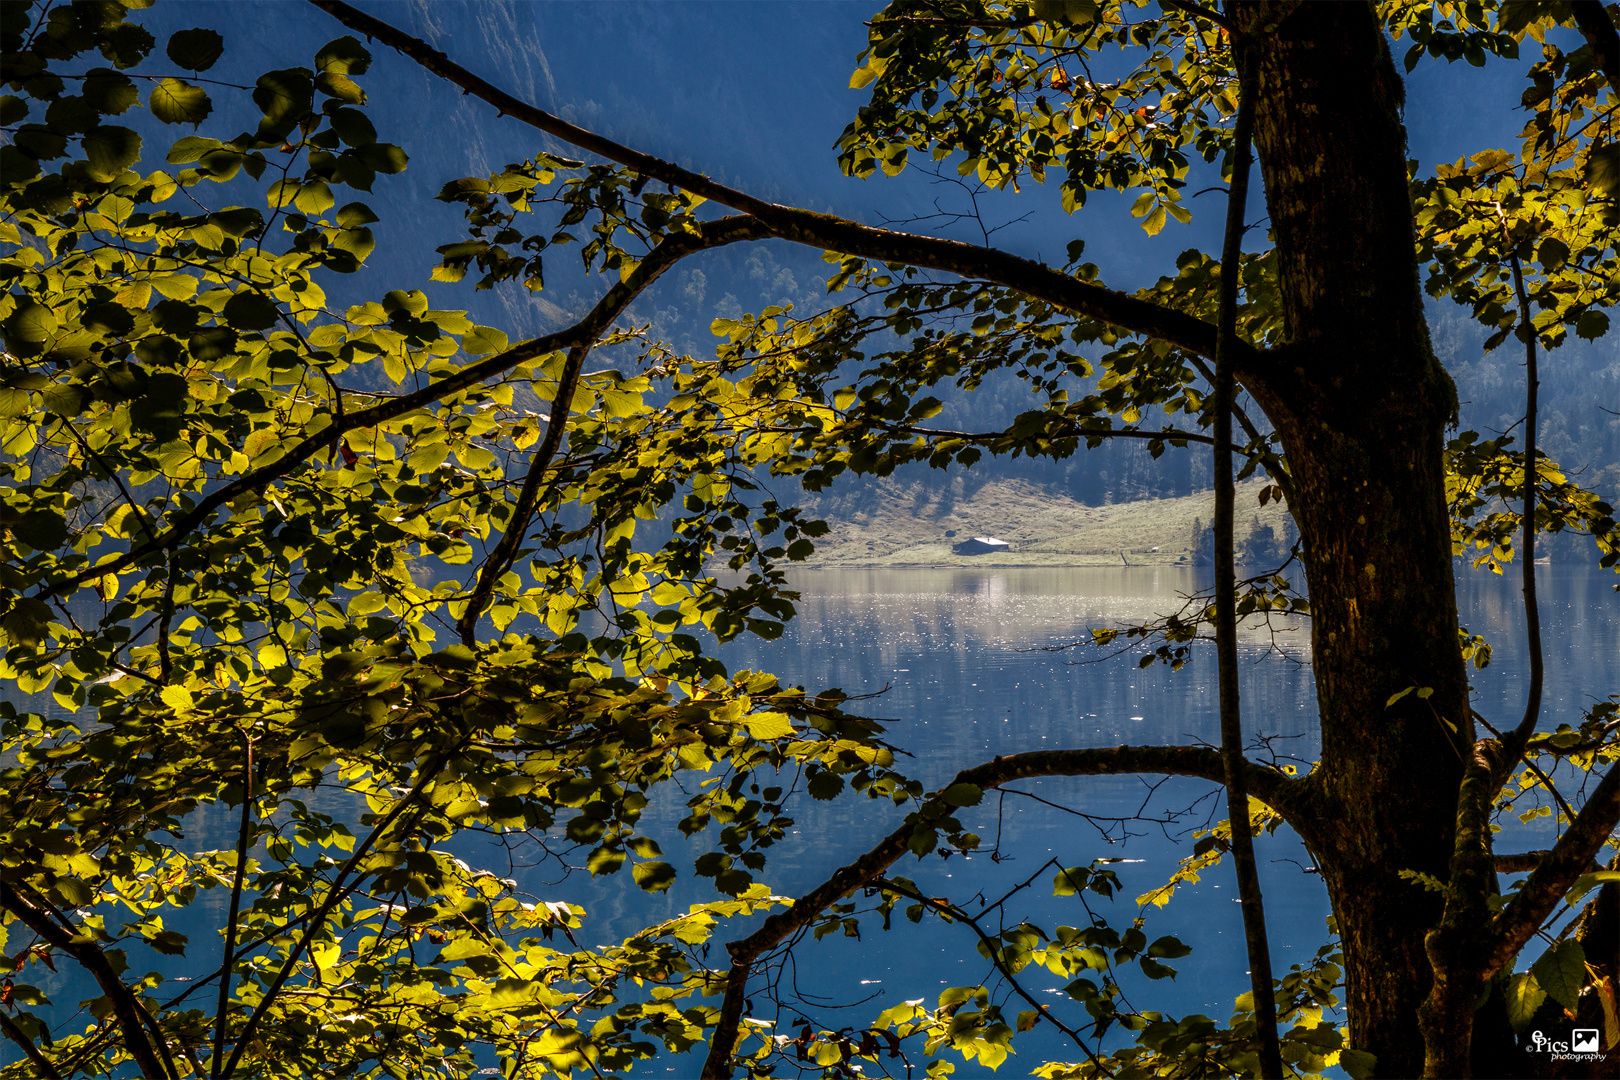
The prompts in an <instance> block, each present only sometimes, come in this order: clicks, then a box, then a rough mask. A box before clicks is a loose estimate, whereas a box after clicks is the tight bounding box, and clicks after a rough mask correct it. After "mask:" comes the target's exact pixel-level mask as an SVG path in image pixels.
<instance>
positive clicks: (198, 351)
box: [186, 326, 236, 364]
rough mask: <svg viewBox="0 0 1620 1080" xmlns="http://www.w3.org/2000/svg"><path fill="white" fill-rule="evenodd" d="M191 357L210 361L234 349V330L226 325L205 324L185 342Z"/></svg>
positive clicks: (205, 361) (200, 360)
mask: <svg viewBox="0 0 1620 1080" xmlns="http://www.w3.org/2000/svg"><path fill="white" fill-rule="evenodd" d="M186 347H187V348H188V349H190V350H191V356H192V359H194V360H197V361H199V362H200V363H204V364H207V363H210V362H212V361H214V360H218V359H219V358H220V357H222V356H228V355H230V354H231V353H233V352H235V351H236V331H235V330H232V329H231V328H230V327H228V326H205V327H203V328H202V329H201V330H198V331H197V332H196V333H195V334H192V335H191V337H190V339H189V340H188V341H187V342H186Z"/></svg>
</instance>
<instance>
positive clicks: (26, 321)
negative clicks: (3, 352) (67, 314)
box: [4, 300, 57, 356]
mask: <svg viewBox="0 0 1620 1080" xmlns="http://www.w3.org/2000/svg"><path fill="white" fill-rule="evenodd" d="M4 326H5V333H6V343H7V344H8V345H17V346H22V348H14V349H13V350H12V351H13V352H18V353H26V355H30V356H36V355H38V354H39V351H40V350H39V349H38V348H33V349H27V348H26V347H27V346H38V345H39V344H41V343H42V342H46V341H49V340H50V339H51V337H52V336H53V335H55V333H56V328H57V322H56V315H55V314H54V313H53V312H52V311H51V309H50V308H48V307H46V306H45V305H44V304H39V303H35V302H34V301H32V300H24V301H23V302H22V303H20V304H18V305H17V307H16V308H15V309H14V310H13V311H12V312H11V314H10V315H7V316H6V321H5V323H4Z"/></svg>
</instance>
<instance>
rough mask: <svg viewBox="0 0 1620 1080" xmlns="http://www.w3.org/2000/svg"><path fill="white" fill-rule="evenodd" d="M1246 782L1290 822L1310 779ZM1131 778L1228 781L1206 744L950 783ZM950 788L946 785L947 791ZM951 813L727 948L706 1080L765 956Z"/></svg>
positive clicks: (898, 836)
mask: <svg viewBox="0 0 1620 1080" xmlns="http://www.w3.org/2000/svg"><path fill="white" fill-rule="evenodd" d="M1243 771H1244V778H1245V782H1246V783H1247V784H1248V787H1249V790H1251V791H1252V792H1254V794H1255V795H1256V796H1257V797H1258V798H1260V799H1261V800H1262V801H1264V802H1265V803H1266V804H1267V805H1269V806H1271V807H1273V808H1274V809H1276V810H1277V811H1278V812H1279V813H1281V814H1282V815H1283V817H1284V818H1285V819H1287V820H1289V821H1290V822H1293V821H1296V820H1298V819H1299V818H1300V817H1301V811H1302V810H1303V806H1302V804H1303V801H1304V799H1305V796H1306V792H1308V791H1310V790H1312V787H1313V785H1312V784H1311V782H1310V780H1309V779H1308V778H1307V779H1304V780H1295V779H1291V778H1290V777H1288V776H1286V775H1284V774H1282V773H1280V772H1277V771H1275V770H1272V769H1266V768H1263V767H1261V766H1259V765H1255V764H1253V763H1245V766H1244V770H1243ZM1126 773H1163V774H1167V775H1171V776H1196V777H1200V778H1202V779H1205V780H1213V781H1215V782H1216V783H1222V782H1224V779H1225V765H1224V763H1223V761H1222V760H1221V755H1220V753H1219V752H1218V751H1216V750H1213V749H1210V748H1208V747H1202V746H1113V747H1104V748H1100V749H1087V750H1034V751H1031V752H1029V753H1026V754H1013V755H1010V756H1008V757H998V758H996V759H994V760H993V761H990V762H987V763H985V764H983V765H977V766H975V767H973V768H971V769H964V770H962V771H961V772H959V773H957V774H956V779H955V780H954V781H952V784H953V785H954V784H973V785H975V786H977V787H979V788H980V789H981V790H989V789H990V788H994V787H999V786H1000V785H1002V784H1006V783H1009V782H1011V781H1014V780H1027V779H1031V778H1034V777H1041V776H1114V775H1120V774H1126ZM950 786H951V785H947V789H948V788H949V787H950ZM949 813H950V807H949V806H948V805H947V804H946V803H945V802H944V800H943V799H942V798H941V797H940V795H938V794H936V795H934V796H932V797H930V798H929V799H927V800H925V801H924V802H923V803H922V805H921V806H920V807H918V809H917V811H916V812H915V813H913V814H911V815H910V816H909V817H908V818H907V819H906V822H905V824H903V825H901V826H900V827H899V828H898V829H896V830H894V831H893V832H891V833H890V834H889V835H888V836H886V837H884V838H883V839H882V840H881V841H879V842H878V844H877V845H876V846H874V847H873V848H871V849H870V850H869V851H867V852H866V854H864V855H862V856H861V857H860V858H858V859H856V860H855V861H854V862H852V863H849V864H848V865H847V866H844V867H842V868H840V869H838V870H837V871H835V872H834V873H833V875H832V876H831V877H829V878H828V879H827V880H826V881H824V882H822V883H821V884H820V885H818V886H816V888H814V889H812V890H810V891H809V892H808V893H806V894H805V895H804V896H802V897H800V898H799V899H798V900H796V901H794V903H793V906H792V907H790V908H788V909H787V910H786V911H780V912H777V913H776V914H774V915H772V916H771V917H770V918H768V919H766V920H765V923H764V925H763V926H761V927H760V928H759V929H758V930H756V931H755V932H754V933H752V934H750V935H749V936H748V937H746V938H743V939H742V940H740V941H732V942H728V943H727V944H726V950H727V952H729V953H730V954H731V971H730V972H729V974H728V975H727V978H726V991H725V997H724V999H723V1000H722V1002H721V1006H720V1018H719V1020H718V1022H717V1023H716V1024H715V1028H714V1032H713V1033H712V1035H711V1036H710V1039H709V1056H708V1058H707V1060H705V1061H704V1064H703V1073H702V1075H703V1078H704V1080H722V1078H724V1077H728V1076H730V1075H731V1051H732V1049H733V1048H734V1047H735V1046H736V1043H737V1031H738V1027H739V1025H740V1023H741V1020H742V1012H743V1006H744V1004H745V1003H746V1002H747V996H748V995H747V990H748V977H749V975H750V974H751V973H752V970H753V965H754V963H755V961H757V960H758V959H759V957H761V956H763V955H764V954H765V953H767V952H769V951H770V950H771V949H774V948H776V946H778V945H779V944H781V943H782V942H783V941H785V940H787V939H788V938H789V937H791V936H792V935H794V934H796V933H798V932H799V931H800V930H802V929H804V927H806V926H808V925H809V924H810V923H811V922H813V921H815V919H816V918H817V917H818V916H819V915H820V913H821V912H822V911H823V910H824V909H825V908H826V907H827V906H828V905H829V904H832V903H834V902H835V901H837V900H838V898H839V897H841V896H844V895H846V894H847V893H850V892H853V891H855V890H856V889H861V888H865V887H866V886H868V885H870V884H872V882H874V881H876V880H877V879H878V878H879V877H881V876H882V875H883V874H884V872H885V871H887V870H888V868H889V867H890V866H892V865H894V863H895V862H896V861H897V860H899V859H900V857H901V856H902V855H904V854H905V853H906V852H907V850H909V848H908V845H909V843H910V841H911V837H912V834H913V833H915V832H916V831H917V830H918V829H921V828H930V827H932V824H931V823H933V822H937V821H939V820H940V819H941V818H944V817H946V816H948V815H949Z"/></svg>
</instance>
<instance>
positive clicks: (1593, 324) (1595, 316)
mask: <svg viewBox="0 0 1620 1080" xmlns="http://www.w3.org/2000/svg"><path fill="white" fill-rule="evenodd" d="M1608 332H1609V316H1608V315H1607V314H1606V313H1604V312H1601V311H1599V310H1597V309H1596V308H1589V309H1588V310H1586V311H1583V312H1581V317H1580V318H1579V319H1576V320H1575V333H1576V335H1577V336H1579V337H1583V338H1585V339H1586V340H1587V341H1596V340H1597V339H1598V338H1600V337H1602V336H1603V335H1604V334H1607V333H1608Z"/></svg>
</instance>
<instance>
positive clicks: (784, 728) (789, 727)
mask: <svg viewBox="0 0 1620 1080" xmlns="http://www.w3.org/2000/svg"><path fill="white" fill-rule="evenodd" d="M743 723H744V724H745V725H747V727H748V734H749V735H750V736H752V737H753V738H756V739H759V740H761V741H764V740H766V739H784V738H787V737H788V736H789V735H792V734H793V723H792V721H790V720H789V719H788V717H787V714H786V713H779V712H758V713H750V714H749V716H748V718H747V719H746V720H744V721H743Z"/></svg>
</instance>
